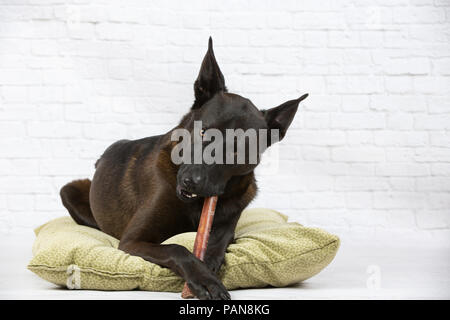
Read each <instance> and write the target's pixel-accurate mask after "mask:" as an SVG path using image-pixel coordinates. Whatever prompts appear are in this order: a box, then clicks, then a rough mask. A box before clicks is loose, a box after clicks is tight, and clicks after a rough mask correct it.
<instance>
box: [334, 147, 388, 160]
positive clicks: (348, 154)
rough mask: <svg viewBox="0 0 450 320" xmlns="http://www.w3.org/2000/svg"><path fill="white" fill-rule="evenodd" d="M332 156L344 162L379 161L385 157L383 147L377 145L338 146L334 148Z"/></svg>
mask: <svg viewBox="0 0 450 320" xmlns="http://www.w3.org/2000/svg"><path fill="white" fill-rule="evenodd" d="M331 158H332V159H333V160H334V161H344V162H378V161H383V160H384V159H385V153H384V149H383V148H377V147H369V146H367V147H336V148H333V149H332V152H331Z"/></svg>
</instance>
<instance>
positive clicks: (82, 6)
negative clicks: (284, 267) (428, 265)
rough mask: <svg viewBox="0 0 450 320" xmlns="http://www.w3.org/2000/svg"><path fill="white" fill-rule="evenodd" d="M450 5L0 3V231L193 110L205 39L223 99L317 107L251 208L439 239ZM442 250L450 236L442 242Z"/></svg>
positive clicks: (361, 230) (353, 231)
mask: <svg viewBox="0 0 450 320" xmlns="http://www.w3.org/2000/svg"><path fill="white" fill-rule="evenodd" d="M449 30H450V1H449V0H423V1H417V0H371V1H360V0H358V1H357V0H343V1H333V0H326V1H316V0H286V1H285V0H283V1H278V0H239V1H237V0H236V1H206V0H204V1H202V0H196V1H191V0H190V1H183V0H177V1H162V0H156V1H149V0H130V1H118V0H113V1H112V0H97V1H96V0H20V1H19V0H0V139H1V140H0V141H1V147H0V212H1V213H0V232H1V233H23V232H30V229H31V228H33V227H36V226H37V225H39V224H40V223H43V222H45V221H47V220H48V219H50V218H53V217H57V216H61V215H64V214H66V213H65V210H64V209H63V207H62V205H61V204H60V201H59V197H58V191H59V188H60V187H61V186H62V185H63V184H64V183H66V182H67V181H69V180H72V179H74V178H79V177H80V178H81V177H91V176H92V174H93V168H94V167H93V166H94V162H95V160H96V159H97V157H98V156H99V155H100V154H101V153H102V152H103V150H104V149H105V148H106V147H107V146H108V145H109V144H111V143H112V142H114V141H115V140H118V139H122V138H131V139H132V138H140V137H144V136H150V135H154V134H159V133H162V132H164V131H166V130H168V129H170V128H171V127H172V126H174V125H175V124H176V123H177V121H178V120H179V119H180V118H181V115H182V114H183V113H184V112H186V111H187V110H188V109H189V107H190V106H191V103H192V101H193V92H192V83H193V81H194V79H195V77H196V75H197V72H198V69H199V66H200V62H201V60H202V58H203V55H204V53H205V50H206V46H207V38H208V36H209V35H212V36H213V38H214V43H215V51H216V56H217V59H218V61H219V64H220V66H221V68H222V71H223V73H224V74H225V77H226V81H227V85H228V87H229V89H230V90H231V91H232V92H236V93H238V94H242V95H244V96H245V97H248V98H250V99H251V100H252V101H253V102H254V103H255V104H256V105H257V106H258V107H260V108H269V107H272V106H276V105H278V104H279V103H281V102H284V101H285V100H288V99H292V98H295V97H298V96H299V95H300V94H303V93H305V92H308V93H310V98H308V99H307V100H306V101H305V102H304V103H303V104H302V106H301V108H300V110H299V113H298V115H297V117H296V119H295V120H294V122H293V124H292V127H291V129H290V131H289V133H288V135H287V137H286V139H285V140H284V141H283V142H282V144H280V146H279V154H280V161H279V164H280V167H279V170H278V173H277V174H268V172H265V171H264V170H258V171H260V172H258V173H259V175H258V177H259V186H260V193H259V196H258V198H257V200H256V201H255V202H254V203H253V206H267V207H272V208H275V209H278V210H280V211H283V212H285V213H287V214H288V215H289V216H290V217H291V218H292V219H294V220H297V221H300V222H302V223H304V224H306V225H314V226H319V227H324V228H327V229H329V230H331V231H335V232H337V233H338V234H339V235H341V236H342V237H344V236H348V235H363V236H364V237H367V236H376V235H379V234H384V233H389V234H396V235H400V234H401V235H407V236H413V235H414V236H418V235H419V236H420V237H422V236H426V237H427V238H432V237H435V236H439V235H445V236H448V234H449V231H450V103H449V101H450V32H449ZM447 240H448V238H447Z"/></svg>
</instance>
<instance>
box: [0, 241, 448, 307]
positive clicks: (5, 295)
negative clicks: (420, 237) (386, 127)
mask: <svg viewBox="0 0 450 320" xmlns="http://www.w3.org/2000/svg"><path fill="white" fill-rule="evenodd" d="M32 242H33V238H32V237H30V238H26V239H24V237H18V236H1V238H0V261H1V263H0V299H71V300H73V299H133V300H136V299H181V298H180V295H179V294H177V293H161V292H147V291H120V292H103V291H88V290H67V289H63V288H59V287H57V286H55V285H53V284H51V283H48V282H46V281H44V280H42V279H40V278H39V277H38V276H36V275H34V274H33V273H32V272H30V271H28V270H27V269H26V265H27V263H28V261H29V259H30V258H31V246H32ZM231 297H232V299H450V250H449V248H448V247H443V246H439V247H437V246H431V245H426V246H420V247H418V246H413V245H411V244H410V245H409V246H399V245H396V246H395V247H393V246H391V245H389V246H387V245H384V246H379V247H375V246H373V245H364V246H363V245H362V244H361V243H360V244H359V246H354V245H350V244H346V243H344V242H343V243H342V244H341V248H340V250H339V252H338V254H337V256H336V258H335V260H334V261H333V262H332V263H331V264H330V265H329V266H328V267H327V268H326V269H325V270H323V271H322V272H321V273H320V274H318V275H317V276H315V277H313V278H311V279H309V280H307V281H305V282H303V283H301V284H298V285H295V286H292V287H289V288H265V289H248V290H233V291H231Z"/></svg>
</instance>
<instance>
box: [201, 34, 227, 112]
mask: <svg viewBox="0 0 450 320" xmlns="http://www.w3.org/2000/svg"><path fill="white" fill-rule="evenodd" d="M219 91H224V92H227V88H226V87H225V79H224V77H223V74H222V71H220V68H219V65H218V64H217V61H216V57H215V56H214V51H213V44H212V38H211V37H209V41H208V51H207V52H206V55H205V57H204V58H203V62H202V66H201V68H200V72H199V73H198V77H197V80H195V83H194V93H195V102H194V105H193V106H192V109H197V108H200V107H201V106H202V105H203V104H204V103H205V102H206V101H208V100H209V99H211V98H212V97H213V96H214V95H215V94H216V93H217V92H219Z"/></svg>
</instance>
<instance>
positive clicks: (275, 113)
mask: <svg viewBox="0 0 450 320" xmlns="http://www.w3.org/2000/svg"><path fill="white" fill-rule="evenodd" d="M307 97H308V94H304V95H302V96H301V97H300V98H298V99H295V100H289V101H287V102H285V103H283V104H281V105H279V106H278V107H275V108H272V109H268V110H263V111H262V113H263V115H264V118H265V119H266V122H267V125H268V127H269V130H270V129H278V130H279V134H280V135H279V140H278V141H281V140H282V139H283V138H284V136H285V135H286V131H287V129H288V128H289V126H290V125H291V122H292V120H293V119H294V116H295V113H296V112H297V109H298V104H299V103H300V101H302V100H305V99H306V98H307ZM269 137H270V134H269ZM269 141H270V140H269ZM269 144H272V142H270V143H269Z"/></svg>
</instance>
